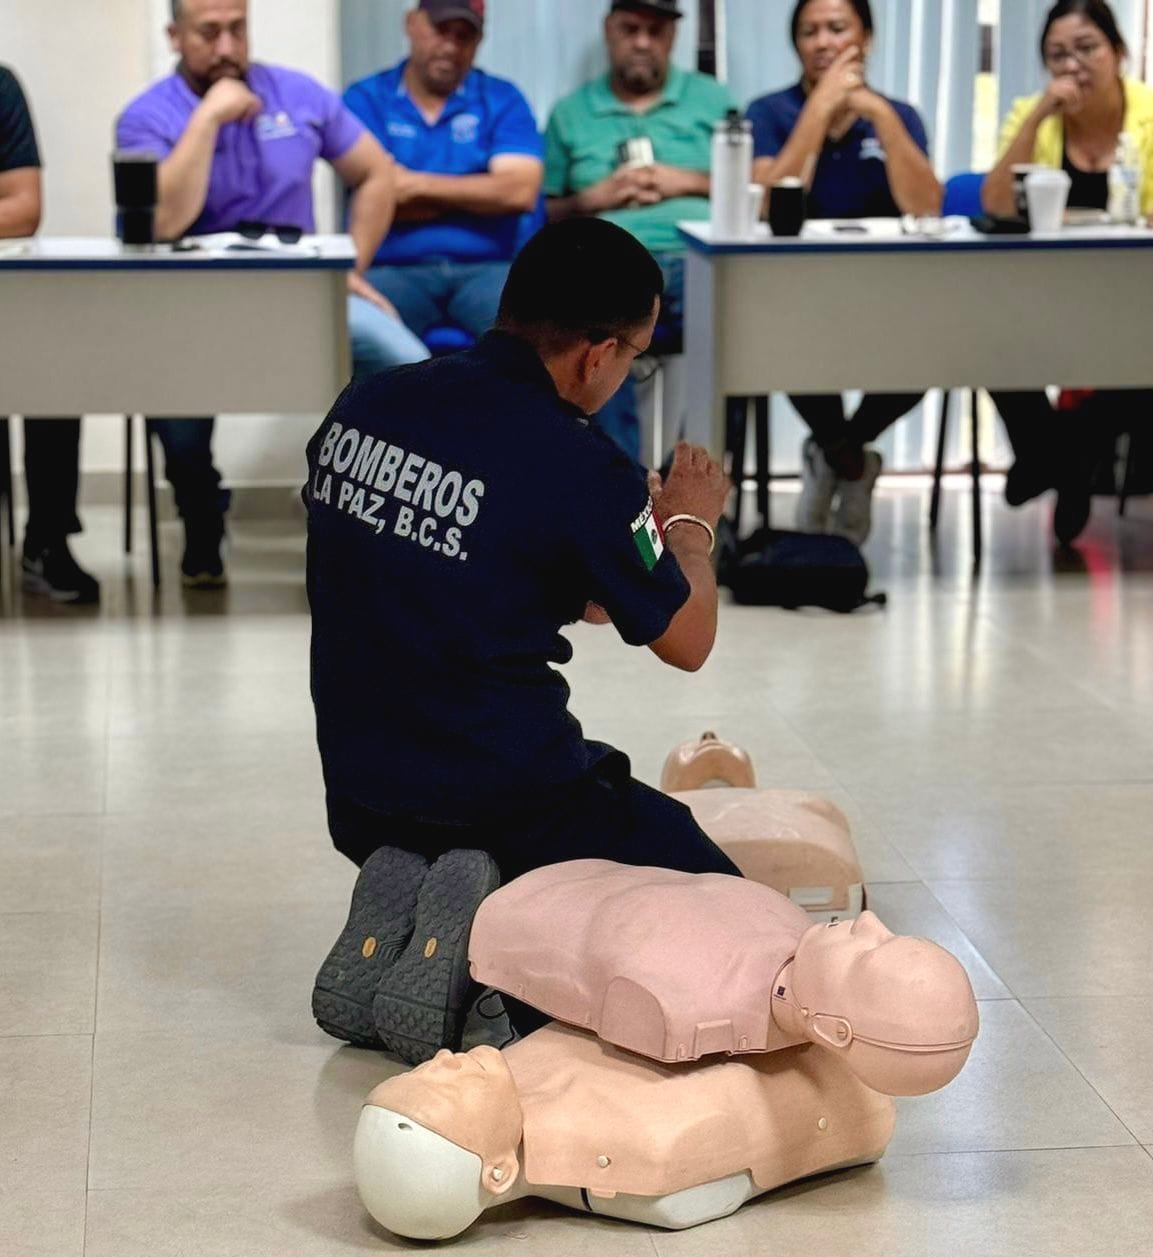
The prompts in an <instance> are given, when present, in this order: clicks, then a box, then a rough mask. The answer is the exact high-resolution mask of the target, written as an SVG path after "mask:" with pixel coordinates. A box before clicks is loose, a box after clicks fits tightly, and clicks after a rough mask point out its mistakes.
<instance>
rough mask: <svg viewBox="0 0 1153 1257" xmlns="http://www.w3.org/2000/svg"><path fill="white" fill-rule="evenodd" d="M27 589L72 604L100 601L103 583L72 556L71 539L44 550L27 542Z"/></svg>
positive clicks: (25, 574) (80, 605)
mask: <svg viewBox="0 0 1153 1257" xmlns="http://www.w3.org/2000/svg"><path fill="white" fill-rule="evenodd" d="M23 565H24V592H25V593H28V594H41V595H43V596H44V597H46V598H51V599H52V601H53V602H61V603H66V604H67V605H69V606H72V607H84V606H92V605H93V604H94V603H97V602H99V601H100V583H99V581H97V580H96V578H95V577H94V576H89V575H88V573H87V572H86V571H85V570H84V569H83V568H82V567H81V566H80V564H79V563H77V562H76V560H75V559H74V558H73V557H72V551H71V550H69V549H68V542H67V541H66V540H63V539H62V540H60V541H58V542H56V543H55V544H54V545H51V546H45V547H43V548H42V549H29V548H28V543H27V542H25V543H24V563H23Z"/></svg>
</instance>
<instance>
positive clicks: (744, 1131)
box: [357, 1024, 894, 1233]
mask: <svg viewBox="0 0 1153 1257" xmlns="http://www.w3.org/2000/svg"><path fill="white" fill-rule="evenodd" d="M502 1056H503V1057H504V1058H505V1061H506V1063H507V1065H508V1067H509V1070H510V1071H511V1074H512V1077H513V1080H514V1081H515V1084H516V1094H517V1096H518V1098H519V1101H520V1106H521V1110H522V1113H523V1140H522V1143H521V1148H520V1157H519V1159H520V1164H521V1172H520V1176H519V1178H518V1181H517V1182H516V1184H515V1186H514V1187H513V1188H512V1189H511V1190H509V1191H507V1192H506V1193H505V1194H503V1195H501V1196H499V1197H498V1196H495V1195H490V1194H489V1193H487V1192H486V1191H485V1190H484V1187H483V1173H482V1159H481V1157H480V1156H478V1155H475V1154H471V1153H467V1152H466V1150H463V1149H461V1148H460V1147H458V1146H457V1145H456V1144H453V1143H451V1142H450V1141H449V1140H447V1139H445V1138H443V1137H442V1136H441V1135H440V1134H438V1133H437V1132H435V1131H431V1130H429V1129H428V1128H427V1127H422V1126H419V1125H417V1126H416V1127H415V1129H413V1122H412V1118H411V1115H406V1114H405V1113H404V1111H403V1110H404V1108H405V1105H404V1090H403V1083H400V1082H398V1080H393V1082H392V1083H391V1084H389V1085H390V1086H391V1087H392V1091H391V1092H390V1091H389V1090H388V1088H387V1087H386V1088H381V1089H380V1090H381V1092H382V1093H383V1095H381V1096H380V1098H379V1099H378V1098H377V1094H376V1093H374V1096H373V1097H372V1098H370V1101H369V1104H368V1105H367V1106H366V1108H365V1109H364V1112H363V1114H362V1118H361V1128H360V1130H359V1131H358V1135H357V1141H358V1152H357V1163H358V1180H359V1182H360V1185H361V1191H362V1195H364V1197H365V1201H366V1203H367V1204H368V1205H369V1207H370V1209H373V1187H372V1186H371V1179H372V1165H373V1161H372V1158H373V1156H374V1148H375V1149H379V1148H381V1147H385V1146H387V1145H388V1141H389V1140H398V1139H402V1138H403V1139H406V1140H409V1142H408V1143H407V1144H406V1145H405V1146H404V1147H403V1156H404V1160H405V1163H406V1164H411V1163H412V1161H413V1159H414V1158H416V1159H419V1160H420V1161H421V1163H422V1175H424V1176H425V1181H427V1182H428V1183H429V1184H430V1185H431V1184H432V1183H433V1182H436V1183H439V1184H443V1185H444V1186H443V1190H444V1191H445V1192H447V1193H452V1192H454V1191H455V1192H456V1193H457V1195H461V1194H463V1195H464V1197H465V1198H466V1204H465V1209H466V1211H467V1209H468V1208H470V1207H471V1202H472V1201H473V1200H474V1199H475V1201H476V1202H477V1203H478V1204H479V1206H480V1208H488V1207H491V1206H494V1205H497V1204H504V1203H507V1202H508V1201H510V1200H514V1199H517V1198H518V1197H521V1196H541V1197H544V1198H546V1199H549V1200H553V1201H555V1202H557V1203H559V1204H563V1205H567V1206H569V1207H571V1208H574V1209H579V1210H582V1211H587V1212H593V1213H598V1214H604V1215H606V1216H609V1217H617V1218H623V1219H628V1220H631V1221H635V1222H642V1223H646V1224H648V1225H653V1226H662V1227H667V1228H673V1229H676V1228H681V1227H689V1226H695V1225H698V1224H699V1223H702V1222H707V1221H710V1220H712V1219H713V1218H718V1217H723V1216H725V1215H727V1214H729V1213H732V1212H733V1211H734V1210H736V1209H737V1208H739V1207H740V1206H741V1205H742V1204H743V1203H745V1201H747V1200H750V1199H752V1198H753V1197H755V1196H758V1195H760V1194H762V1193H764V1192H766V1191H770V1190H772V1189H774V1188H777V1187H780V1186H783V1185H784V1184H786V1183H791V1182H796V1181H797V1180H799V1179H802V1178H806V1177H808V1176H810V1175H813V1174H817V1173H821V1172H824V1171H827V1170H831V1169H834V1168H840V1167H844V1166H849V1165H860V1164H865V1163H868V1162H872V1161H875V1160H877V1159H878V1158H879V1157H880V1156H881V1155H882V1154H883V1153H884V1150H885V1148H886V1146H887V1145H888V1142H889V1140H890V1138H891V1137H892V1132H893V1122H894V1108H893V1102H892V1101H891V1100H890V1099H888V1098H887V1097H884V1096H881V1095H878V1094H877V1093H876V1092H873V1091H870V1090H869V1088H867V1087H865V1086H864V1085H863V1084H861V1083H860V1082H858V1081H857V1080H856V1079H855V1078H854V1077H853V1075H852V1074H851V1073H850V1072H849V1070H848V1069H847V1068H846V1067H845V1066H844V1065H843V1064H842V1063H841V1062H840V1061H838V1060H836V1059H834V1058H833V1057H831V1056H829V1054H827V1053H824V1052H821V1051H819V1050H818V1049H815V1048H812V1047H808V1046H807V1047H800V1048H794V1049H791V1050H789V1051H787V1052H780V1053H776V1054H773V1055H770V1056H763V1055H762V1056H757V1057H750V1058H743V1059H740V1060H732V1059H730V1058H714V1059H713V1060H711V1061H707V1062H699V1063H695V1064H681V1065H661V1064H657V1063H655V1062H652V1061H646V1060H641V1059H639V1058H637V1057H635V1056H632V1055H630V1054H628V1053H626V1052H621V1051H618V1050H617V1049H615V1048H613V1047H610V1046H609V1045H607V1044H603V1043H600V1042H598V1041H597V1040H596V1039H594V1038H592V1037H591V1036H589V1035H587V1034H585V1033H583V1032H581V1031H577V1030H573V1029H571V1028H569V1027H565V1026H559V1025H556V1024H553V1025H549V1026H546V1027H545V1028H544V1029H543V1030H539V1031H537V1032H536V1033H534V1034H532V1035H529V1036H528V1037H527V1038H526V1039H523V1040H521V1041H520V1042H518V1043H515V1044H513V1045H512V1046H511V1047H509V1048H506V1049H505V1050H504V1052H503V1053H502ZM385 1103H390V1104H393V1105H395V1106H396V1107H395V1108H385V1107H381V1106H382V1105H383V1104H385ZM401 1126H403V1127H406V1128H407V1129H406V1130H405V1131H404V1133H403V1134H396V1133H395V1132H396V1131H397V1130H398V1128H399V1127H401ZM394 1150H395V1149H394ZM469 1156H471V1157H472V1158H473V1161H474V1162H475V1165H470V1163H469V1162H468V1161H467V1157H469ZM462 1159H463V1164H462ZM474 1176H475V1177H474ZM454 1184H455V1187H454ZM477 1184H480V1189H479V1195H476V1192H477ZM366 1185H367V1190H366ZM390 1188H391V1190H392V1191H393V1192H395V1191H396V1190H398V1188H397V1185H396V1183H395V1182H393V1183H392V1184H391V1185H390ZM388 1207H389V1206H388V1205H387V1203H386V1204H384V1205H383V1208H382V1210H381V1211H378V1210H376V1209H373V1212H374V1213H377V1216H378V1217H380V1216H381V1212H383V1213H384V1216H383V1217H381V1220H382V1221H383V1222H384V1224H385V1225H388V1215H387V1209H388ZM445 1212H446V1216H458V1215H459V1204H458V1203H456V1202H454V1204H453V1206H452V1207H446V1210H445ZM458 1229H459V1226H458ZM449 1233H456V1232H455V1231H452V1230H451V1228H450V1232H449Z"/></svg>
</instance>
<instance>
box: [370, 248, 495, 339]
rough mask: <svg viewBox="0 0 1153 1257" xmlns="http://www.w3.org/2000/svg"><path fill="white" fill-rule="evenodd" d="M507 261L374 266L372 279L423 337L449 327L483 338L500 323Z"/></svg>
mask: <svg viewBox="0 0 1153 1257" xmlns="http://www.w3.org/2000/svg"><path fill="white" fill-rule="evenodd" d="M508 269H509V263H507V262H424V263H419V264H416V265H413V266H374V267H373V268H372V270H370V271H369V272H368V275H367V276H366V278H367V279H368V282H369V283H370V284H372V285H373V287H374V288H376V289H377V290H378V291H379V292H382V293H383V294H384V295H385V296H386V297H387V298H388V299H389V301H391V302H392V304H393V305H394V306H396V308H397V310H398V311H399V312H400V317H401V318H402V319H403V320H404V322H405V324H406V326H408V327H410V328H411V329H412V330H413V331H414V332H415V333H416V334H417V335H418V336H424V335H426V334H427V333H428V331H429V330H430V329H431V328H434V327H438V326H441V325H443V324H451V325H452V326H454V327H459V328H463V329H464V331H466V332H468V334H469V335H470V336H475V337H477V339H479V338H480V337H481V336H483V335H484V334H485V332H487V331H490V330H491V328H492V326H493V324H494V323H496V315H497V311H498V310H499V309H500V298H501V293H503V292H504V285H505V280H507V279H508Z"/></svg>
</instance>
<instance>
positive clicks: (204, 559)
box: [180, 523, 228, 589]
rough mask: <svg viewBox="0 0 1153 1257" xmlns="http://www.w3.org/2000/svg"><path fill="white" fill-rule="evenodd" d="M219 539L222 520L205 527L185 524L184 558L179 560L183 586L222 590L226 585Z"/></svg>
mask: <svg viewBox="0 0 1153 1257" xmlns="http://www.w3.org/2000/svg"><path fill="white" fill-rule="evenodd" d="M223 541H224V525H223V523H213V524H212V525H210V526H207V527H205V526H197V525H191V524H185V529H184V558H183V559H181V561H180V574H181V576H182V577H183V580H184V588H185V589H223V588H224V587H225V586H226V585H227V584H228V577H227V576H226V575H225V574H224V560H223V559H222V558H221V556H220V547H221V544H222V542H223Z"/></svg>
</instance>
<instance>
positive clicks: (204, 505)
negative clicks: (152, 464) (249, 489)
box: [152, 295, 428, 530]
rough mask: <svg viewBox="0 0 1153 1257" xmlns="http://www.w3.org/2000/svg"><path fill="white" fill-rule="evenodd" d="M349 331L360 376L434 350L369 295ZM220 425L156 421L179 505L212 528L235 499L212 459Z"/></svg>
mask: <svg viewBox="0 0 1153 1257" xmlns="http://www.w3.org/2000/svg"><path fill="white" fill-rule="evenodd" d="M348 335H349V339H350V340H351V342H352V362H353V373H354V377H355V378H356V379H361V378H362V377H364V376H366V375H373V374H375V373H376V372H377V371H384V370H386V369H387V368H388V367H399V366H402V365H403V364H404V363H406V362H423V361H424V360H425V359H426V358H427V357H428V350H427V349H425V347H424V345H423V344H422V343H421V342H420V340H418V339H417V337H416V336H414V335H413V334H412V332H411V331H409V329H408V328H407V327H405V325H404V324H403V323H400V322H398V321H397V320H396V319H394V318H393V317H392V316H391V315H389V314H386V313H385V312H384V311H383V310H381V309H378V308H377V307H376V306H374V305H373V304H372V303H371V302H370V301H365V300H364V298H363V297H354V296H351V295H350V296H349V298H348ZM214 426H215V421H214V420H213V419H211V418H209V417H207V416H206V417H205V418H203V419H153V420H152V427H153V430H154V431H155V433H156V435H157V436H158V437H159V438H160V444H161V445H162V446H163V447H164V474H165V476H166V477H167V478H168V483H169V484H171V485H172V492H173V495H174V497H175V498H176V509H177V510H178V511H179V512H180V517H181V518H182V519H183V520H184V521H185V523H186V524H188V523H191V524H192V526H193V527H194V528H204V529H207V530H215V529H216V528H218V527H219V526H220V521H221V519H222V517H223V515H224V512H225V511H226V510H227V509H228V500H229V494H228V493H227V491H222V490H221V488H220V472H218V471H217V470H216V467H215V466H214V465H213V462H212V430H213V428H214Z"/></svg>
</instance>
